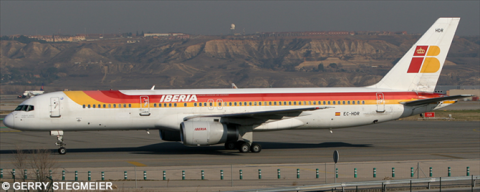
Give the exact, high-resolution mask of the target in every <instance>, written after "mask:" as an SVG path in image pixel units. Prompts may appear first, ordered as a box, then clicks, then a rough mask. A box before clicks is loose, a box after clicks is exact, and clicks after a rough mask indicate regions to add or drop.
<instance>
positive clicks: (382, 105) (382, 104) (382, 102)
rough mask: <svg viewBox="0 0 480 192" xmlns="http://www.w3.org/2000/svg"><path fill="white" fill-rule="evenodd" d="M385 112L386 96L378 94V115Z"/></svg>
mask: <svg viewBox="0 0 480 192" xmlns="http://www.w3.org/2000/svg"><path fill="white" fill-rule="evenodd" d="M383 112H385V95H383V93H377V113H383Z"/></svg>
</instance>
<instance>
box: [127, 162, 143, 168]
mask: <svg viewBox="0 0 480 192" xmlns="http://www.w3.org/2000/svg"><path fill="white" fill-rule="evenodd" d="M127 163H130V164H132V165H135V166H137V167H146V166H147V165H145V164H143V163H139V162H136V161H127Z"/></svg>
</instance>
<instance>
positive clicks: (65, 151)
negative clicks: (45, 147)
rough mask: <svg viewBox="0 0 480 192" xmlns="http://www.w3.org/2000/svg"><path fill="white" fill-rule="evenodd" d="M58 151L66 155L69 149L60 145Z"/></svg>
mask: <svg viewBox="0 0 480 192" xmlns="http://www.w3.org/2000/svg"><path fill="white" fill-rule="evenodd" d="M58 153H59V154H60V155H65V154H66V153H67V149H65V147H60V148H58Z"/></svg>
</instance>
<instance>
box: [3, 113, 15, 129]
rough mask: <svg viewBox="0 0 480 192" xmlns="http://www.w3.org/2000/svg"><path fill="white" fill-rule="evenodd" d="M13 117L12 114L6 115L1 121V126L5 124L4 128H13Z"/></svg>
mask: <svg viewBox="0 0 480 192" xmlns="http://www.w3.org/2000/svg"><path fill="white" fill-rule="evenodd" d="M13 118H14V117H13V115H12V114H8V115H7V116H6V117H5V119H3V124H5V126H7V127H9V128H13V127H14V123H13Z"/></svg>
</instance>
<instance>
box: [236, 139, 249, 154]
mask: <svg viewBox="0 0 480 192" xmlns="http://www.w3.org/2000/svg"><path fill="white" fill-rule="evenodd" d="M238 151H240V153H247V152H249V151H250V145H249V144H248V143H247V142H244V141H241V142H239V143H238Z"/></svg>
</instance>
